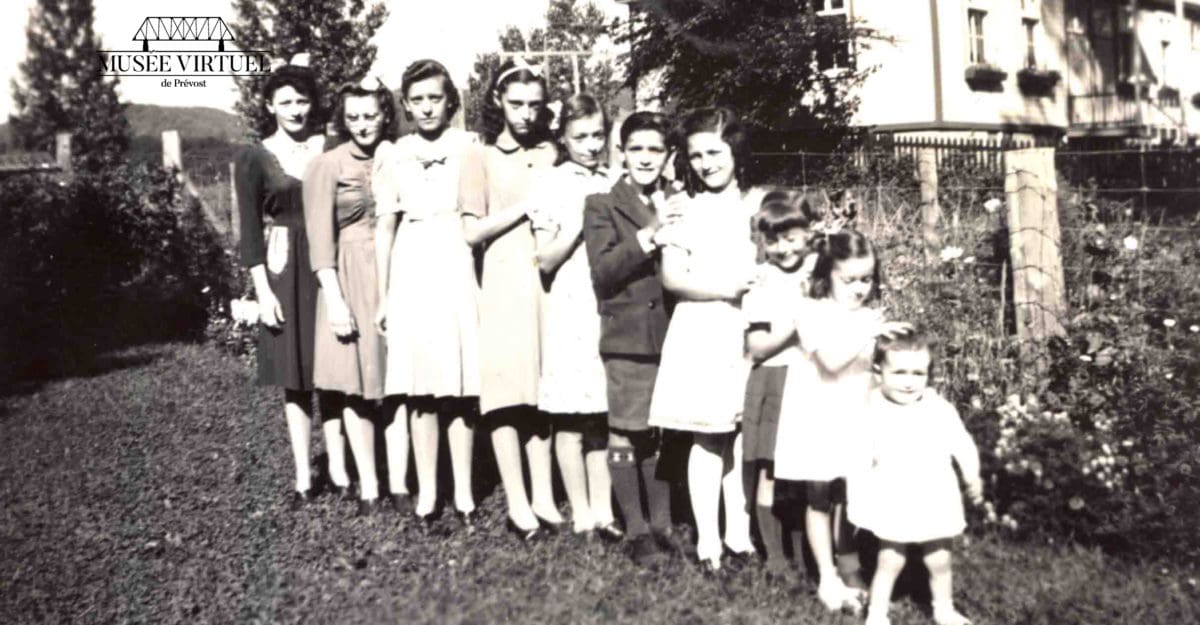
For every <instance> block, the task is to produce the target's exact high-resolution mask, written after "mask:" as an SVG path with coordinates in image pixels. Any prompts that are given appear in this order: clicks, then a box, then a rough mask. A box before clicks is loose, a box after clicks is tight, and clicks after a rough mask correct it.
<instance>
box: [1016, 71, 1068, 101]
mask: <svg viewBox="0 0 1200 625" xmlns="http://www.w3.org/2000/svg"><path fill="white" fill-rule="evenodd" d="M1060 80H1062V74H1060V73H1059V72H1058V70H1054V69H1038V68H1034V67H1026V68H1023V69H1021V70H1018V71H1017V86H1018V87H1020V89H1021V91H1022V92H1024V93H1029V94H1034V95H1050V94H1051V93H1052V92H1053V91H1054V87H1055V86H1057V85H1058V83H1059V81H1060Z"/></svg>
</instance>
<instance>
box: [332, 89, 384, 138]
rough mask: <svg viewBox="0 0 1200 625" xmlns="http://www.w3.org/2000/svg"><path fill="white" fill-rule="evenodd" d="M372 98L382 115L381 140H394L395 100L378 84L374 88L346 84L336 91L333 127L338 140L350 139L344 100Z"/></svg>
mask: <svg viewBox="0 0 1200 625" xmlns="http://www.w3.org/2000/svg"><path fill="white" fill-rule="evenodd" d="M369 96H370V97H374V98H375V101H376V102H377V103H379V112H381V113H383V132H382V135H383V139H394V138H396V100H395V98H393V97H392V92H390V91H388V89H387V87H385V86H383V83H380V84H379V86H378V87H376V88H367V87H364V86H362V84H360V83H357V82H355V83H347V84H345V85H342V88H341V89H338V92H337V97H336V98H335V106H334V109H333V110H334V114H333V127H334V129H335V130H336V131H337V135H338V139H340V140H342V141H345V140H347V139H349V138H350V129H349V128H347V127H346V98H365V97H369Z"/></svg>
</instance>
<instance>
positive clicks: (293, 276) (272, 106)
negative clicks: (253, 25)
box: [233, 65, 349, 505]
mask: <svg viewBox="0 0 1200 625" xmlns="http://www.w3.org/2000/svg"><path fill="white" fill-rule="evenodd" d="M262 102H263V107H264V108H265V110H266V111H267V113H268V114H269V122H268V123H269V127H268V128H266V129H265V132H263V133H262V134H263V136H264V137H265V138H264V139H263V140H262V141H261V142H260V143H258V144H256V145H252V146H250V147H248V148H246V149H245V150H243V151H242V153H241V154H239V155H238V158H237V161H236V165H235V169H234V177H233V182H234V188H235V189H236V191H237V204H238V213H239V215H240V216H241V240H240V242H239V247H240V250H241V260H242V264H243V265H244V266H245V267H246V268H248V269H249V270H250V275H251V276H252V277H253V280H254V291H255V294H256V297H257V300H258V309H259V321H260V328H259V339H258V383H259V384H260V385H262V386H275V387H280V388H283V393H284V415H285V416H286V419H287V426H288V435H289V438H290V439H291V443H292V455H293V457H294V459H295V463H296V482H295V490H294V492H293V495H292V501H293V503H294V504H295V505H299V504H303V503H304V502H305V501H307V500H308V499H309V497H310V496H311V493H312V478H311V467H310V461H309V438H310V436H311V430H312V425H311V422H312V391H313V328H314V320H315V318H316V306H317V280H316V276H315V275H314V274H313V270H312V267H311V265H310V264H309V257H308V239H307V237H306V236H305V229H304V205H303V202H302V200H301V183H300V180H301V178H302V176H303V175H304V170H305V168H306V167H307V166H308V164H309V162H310V161H311V160H312V159H313V158H314V157H316V156H318V155H320V154H321V151H322V147H323V146H324V136H323V135H322V134H321V133H315V132H313V129H314V128H319V126H318V125H316V124H313V123H311V122H312V121H313V117H314V116H315V115H314V114H315V113H316V112H317V111H316V106H317V104H316V103H317V102H318V97H317V89H316V82H315V80H314V77H313V74H312V72H311V71H310V70H309V69H308V68H307V67H301V66H297V65H284V66H283V67H280V68H278V69H276V70H275V71H273V72H272V73H271V75H270V76H269V77H268V78H267V80H266V83H265V85H264V86H263V93H262ZM323 430H324V433H325V448H326V451H327V452H328V457H329V476H330V480H331V481H332V482H333V484H334V485H335V486H336V487H338V488H342V489H344V488H347V487H348V486H349V477H348V476H347V475H346V469H345V466H346V463H345V452H344V443H343V441H342V435H341V421H339V420H337V419H328V420H326V421H325V424H324V426H323Z"/></svg>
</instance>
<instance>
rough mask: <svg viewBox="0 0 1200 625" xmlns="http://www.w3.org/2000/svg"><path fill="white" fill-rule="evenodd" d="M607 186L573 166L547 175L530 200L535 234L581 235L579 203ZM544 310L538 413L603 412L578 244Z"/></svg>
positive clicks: (589, 291)
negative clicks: (561, 231) (567, 231)
mask: <svg viewBox="0 0 1200 625" xmlns="http://www.w3.org/2000/svg"><path fill="white" fill-rule="evenodd" d="M611 186H612V185H611V184H610V181H609V178H608V176H607V174H606V173H605V172H604V171H603V170H599V171H591V170H589V169H587V168H586V167H583V166H581V165H579V164H577V163H574V162H572V161H567V162H564V163H562V164H561V165H559V166H558V167H555V168H554V169H552V170H550V171H548V172H546V173H545V174H544V175H543V176H542V177H541V178H539V180H538V182H537V190H536V191H535V192H534V193H533V197H532V201H533V203H534V204H533V208H531V209H530V212H529V218H530V221H531V222H532V224H533V229H534V231H535V232H536V231H539V230H541V231H545V232H548V233H550V234H552V235H554V234H557V233H558V232H559V231H560V230H570V231H573V232H578V231H580V230H581V229H582V227H583V201H584V199H586V198H587V196H589V195H592V194H595V193H604V192H606V191H608V190H609V188H610V187H611ZM544 310H545V317H544V318H543V319H542V375H541V378H540V381H539V382H538V408H540V409H541V410H544V411H546V412H552V413H556V414H574V413H580V414H594V413H602V412H606V411H607V410H608V399H607V397H606V392H607V384H606V380H605V373H604V361H603V360H601V359H600V313H599V312H598V310H597V304H596V293H595V291H594V290H593V288H592V275H591V268H590V267H589V266H588V258H587V249H586V248H584V246H583V242H582V240H581V241H580V242H579V245H578V246H576V247H575V250H574V251H572V252H571V255H570V256H568V257H567V259H566V260H565V261H563V263H562V264H561V265H559V267H558V269H557V271H555V272H554V274H553V276H552V280H551V282H550V290H549V292H548V293H547V294H546V306H545V309H544Z"/></svg>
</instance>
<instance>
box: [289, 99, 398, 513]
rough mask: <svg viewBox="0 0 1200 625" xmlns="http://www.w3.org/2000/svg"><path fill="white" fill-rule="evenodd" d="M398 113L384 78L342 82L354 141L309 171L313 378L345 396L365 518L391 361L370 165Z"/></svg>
mask: <svg viewBox="0 0 1200 625" xmlns="http://www.w3.org/2000/svg"><path fill="white" fill-rule="evenodd" d="M394 119H395V105H394V104H392V94H391V92H389V91H388V90H387V88H386V87H384V86H383V84H382V83H380V82H379V81H378V80H366V81H363V82H362V83H356V84H350V85H346V86H344V87H342V88H341V89H340V90H339V91H338V96H337V109H336V113H335V116H334V123H335V124H336V127H337V130H338V133H339V134H340V135H341V136H342V137H345V138H346V139H348V140H347V141H345V142H344V143H342V144H341V145H339V146H338V147H336V148H334V149H333V150H331V151H329V152H326V153H325V154H322V155H321V156H318V157H317V158H315V159H313V162H312V164H310V165H309V166H308V171H307V172H305V174H304V217H305V223H306V226H307V232H308V239H309V243H310V248H309V258H310V260H311V262H312V267H313V270H314V271H316V273H317V280H318V281H320V283H321V291H320V296H319V297H318V305H317V319H316V339H315V340H316V346H315V348H314V368H313V384H314V385H316V387H317V388H318V389H321V390H324V391H330V392H332V393H336V394H337V395H336V397H338V398H339V399H340V400H341V403H342V420H343V421H344V422H345V424H346V436H347V438H348V439H349V440H350V449H351V450H353V452H354V463H355V466H356V467H357V468H358V476H359V506H358V514H359V515H360V516H365V515H369V514H371V513H373V512H374V511H375V509H376V508H377V507H378V502H379V481H378V479H377V477H376V473H375V425H374V423H373V421H372V418H373V417H374V412H375V404H374V402H375V401H376V400H379V399H381V398H383V367H384V347H383V337H382V336H380V335H379V333H377V332H376V331H375V330H374V328H372V327H371V321H372V319H374V317H375V312H376V310H377V309H378V307H379V298H378V295H379V291H378V289H379V284H378V280H377V278H376V275H375V230H374V227H375V217H374V214H375V202H374V199H373V197H372V194H371V168H372V159H373V157H374V154H375V148H376V146H378V145H379V142H380V141H382V140H383V139H384V138H385V136H386V134H387V133H388V132H389V129H390V128H391V127H392V122H393V121H394Z"/></svg>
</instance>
